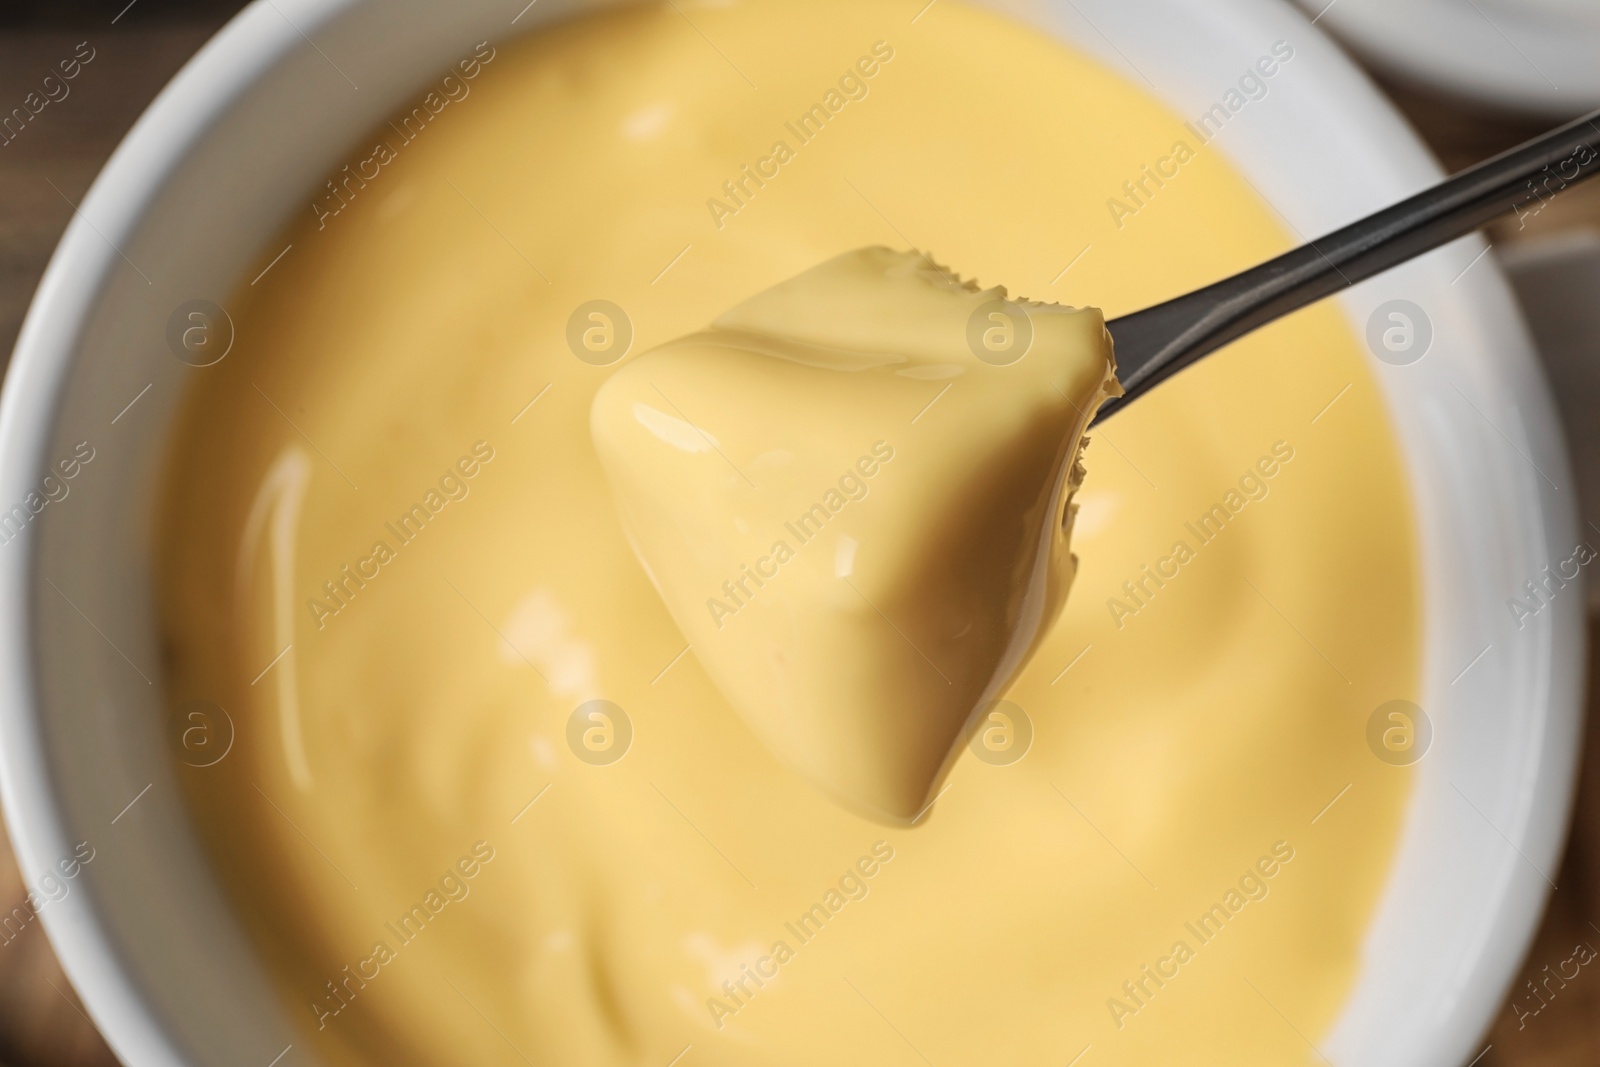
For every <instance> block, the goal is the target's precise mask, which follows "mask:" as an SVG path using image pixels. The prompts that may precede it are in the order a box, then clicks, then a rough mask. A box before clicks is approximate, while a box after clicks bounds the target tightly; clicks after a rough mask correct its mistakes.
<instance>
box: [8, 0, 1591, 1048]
mask: <svg viewBox="0 0 1600 1067" xmlns="http://www.w3.org/2000/svg"><path fill="white" fill-rule="evenodd" d="M1196 2H1203V0H1196ZM1283 2H1288V0H1283ZM243 6H244V5H243V4H242V3H238V2H230V0H222V2H216V0H132V2H131V3H130V2H128V0H48V2H46V0H34V2H22V0H0V111H8V110H9V108H10V107H12V106H13V105H14V104H16V103H18V102H20V101H21V100H22V99H23V97H25V96H26V95H27V94H28V93H29V92H30V91H33V90H34V89H35V88H36V87H37V84H38V82H39V80H40V79H41V78H42V77H43V76H44V75H45V74H46V73H48V72H49V71H50V69H51V68H52V67H53V65H54V64H55V63H56V61H57V60H58V59H60V58H61V57H62V56H67V55H71V54H72V53H73V51H74V49H76V48H77V47H78V46H79V44H80V42H85V43H87V44H88V46H89V47H91V48H93V50H94V59H93V61H92V63H91V64H90V65H88V66H87V67H85V68H84V70H83V72H82V74H81V75H80V76H79V77H78V78H77V79H75V80H74V81H73V82H72V83H71V92H70V95H69V97H68V98H66V99H64V100H62V101H60V106H58V107H53V108H52V115H51V121H50V122H42V123H38V124H36V125H32V126H29V127H28V128H27V130H26V131H25V133H24V134H23V135H22V136H19V137H17V138H16V139H15V140H13V141H10V142H9V143H6V144H4V145H0V360H5V359H9V356H10V353H11V349H12V346H13V344H14V343H15V341H16V336H17V331H18V329H19V328H20V326H21V323H22V317H23V315H24V313H25V312H26V310H27V306H28V302H29V301H30V300H31V299H32V297H33V292H34V289H35V287H36V286H37V284H38V281H39V277H40V275H41V273H42V272H43V271H44V268H45V264H46V262H47V261H48V259H49V257H50V253H51V251H52V250H53V249H54V247H55V244H56V241H57V240H58V239H59V238H60V236H61V233H62V231H63V230H64V229H65V228H66V225H67V223H68V222H69V221H70V220H71V218H72V213H73V207H72V204H73V203H76V202H78V201H79V200H81V198H82V197H83V195H84V193H85V192H86V191H87V190H88V188H89V185H90V184H91V183H92V182H93V180H94V177H95V175H96V174H97V173H98V172H99V170H100V167H101V165H102V164H103V163H104V162H105V160H106V158H107V157H108V156H109V155H110V153H111V151H112V150H113V149H114V148H115V147H116V145H117V143H118V141H120V140H121V139H122V136H123V135H124V134H125V133H126V132H127V130H128V128H129V127H130V126H131V125H132V124H133V122H134V120H135V119H137V118H138V116H139V114H140V112H142V111H143V110H144V108H145V106H146V105H147V104H148V103H149V102H150V101H151V99H152V98H154V96H155V95H156V93H157V92H159V91H160V89H161V87H162V86H163V85H165V84H166V82H167V80H168V79H169V78H171V77H172V75H173V74H174V73H176V72H177V70H178V68H179V67H181V66H182V65H183V63H184V62H185V61H186V60H187V59H188V58H189V57H190V56H191V55H192V54H193V53H194V52H195V50H196V49H198V48H199V47H200V46H201V45H202V44H203V43H204V42H205V41H206V39H207V38H208V37H210V36H211V35H212V34H213V33H215V32H216V31H217V29H218V28H220V27H221V26H222V25H223V23H225V22H226V21H227V20H228V19H229V18H230V17H231V16H232V15H233V14H234V13H235V12H236V11H237V10H238V9H239V8H241V7H243ZM1300 6H1302V8H1304V9H1305V10H1306V11H1307V12H1308V14H1309V15H1310V16H1313V17H1316V18H1317V20H1318V23H1319V25H1320V26H1321V27H1322V28H1324V29H1328V30H1330V31H1331V32H1333V33H1334V34H1335V35H1336V36H1338V37H1340V38H1341V39H1342V40H1344V41H1345V42H1346V43H1347V44H1348V45H1349V46H1350V47H1351V49H1352V50H1353V51H1354V52H1355V53H1356V54H1357V55H1358V57H1359V58H1361V59H1362V60H1364V61H1365V62H1367V63H1369V64H1370V69H1371V70H1372V72H1373V74H1374V77H1375V78H1376V79H1377V80H1378V82H1379V84H1380V85H1381V86H1382V87H1383V89H1384V90H1385V91H1386V92H1387V93H1388V94H1389V95H1390V97H1391V98H1392V99H1393V100H1394V101H1395V103H1396V104H1397V105H1398V106H1399V108H1400V109H1401V111H1403V112H1404V113H1405V114H1406V115H1407V116H1408V117H1409V118H1410V120H1411V122H1412V124H1413V125H1414V126H1415V127H1416V129H1417V131H1418V132H1419V133H1420V134H1421V135H1422V137H1423V139H1424V140H1425V141H1426V142H1427V143H1428V144H1429V145H1430V146H1431V147H1432V148H1433V151H1434V152H1435V154H1436V155H1437V156H1438V157H1439V160H1440V163H1441V164H1442V165H1443V166H1444V168H1445V169H1446V170H1447V171H1455V170H1459V169H1461V168H1463V167H1465V166H1467V165H1469V164H1471V163H1474V162H1476V161H1478V160H1480V159H1484V158H1487V157H1489V156H1491V155H1494V154H1495V153H1497V152H1499V151H1501V150H1502V149H1505V148H1508V147H1510V146H1512V145H1514V144H1516V143H1518V142H1520V141H1522V140H1524V139H1526V138H1528V137H1530V136H1532V135H1534V134H1536V133H1539V132H1541V131H1542V130H1544V129H1546V128H1549V127H1551V126H1554V125H1556V124H1557V123H1558V122H1560V121H1562V120H1564V119H1567V118H1572V117H1575V116H1576V115H1578V114H1579V113H1581V112H1582V111H1584V110H1587V109H1588V108H1592V107H1594V106H1596V105H1597V104H1600V0H1384V2H1382V3H1375V2H1368V0H1334V2H1333V3H1332V4H1329V3H1327V0H1305V2H1303V3H1302V4H1301V5H1300ZM1490 236H1491V238H1492V240H1493V241H1494V243H1495V246H1496V249H1495V254H1496V255H1497V256H1498V257H1499V258H1500V260H1501V263H1502V265H1503V266H1505V267H1506V269H1507V270H1508V272H1509V273H1510V275H1511V277H1512V280H1513V284H1514V285H1515V286H1516V288H1517V291H1518V295H1519V298H1520V299H1521V300H1522V302H1523V306H1524V310H1525V311H1526V312H1527V315H1528V319H1529V323H1530V325H1531V326H1532V327H1533V330H1534V333H1535V335H1536V339H1537V341H1538V344H1539V347H1540V350H1541V352H1542V354H1543V356H1544V358H1545V362H1546V366H1547V369H1548V370H1549V372H1550V375H1551V379H1552V382H1553V384H1554V386H1555V389H1556V393H1557V397H1558V403H1559V404H1560V406H1561V407H1562V409H1563V414H1564V416H1565V420H1566V425H1567V427H1568V434H1569V443H1570V445H1571V446H1572V450H1573V459H1574V464H1575V466H1576V468H1577V475H1578V480H1579V483H1580V487H1581V491H1582V494H1583V507H1584V513H1585V517H1586V520H1587V521H1586V526H1585V533H1586V534H1589V535H1590V536H1591V544H1594V545H1596V546H1600V182H1593V183H1589V184H1587V185H1585V186H1582V187H1579V188H1577V189H1574V190H1571V191H1569V192H1565V193H1563V194H1562V195H1560V196H1559V197H1557V198H1555V199H1554V200H1552V201H1550V202H1549V204H1548V206H1547V207H1546V208H1545V209H1544V210H1542V211H1541V212H1539V214H1538V215H1537V216H1536V217H1533V218H1529V219H1525V220H1523V221H1522V223H1521V224H1519V222H1518V221H1517V220H1515V219H1512V220H1507V221H1504V222H1501V223H1499V224H1497V225H1496V227H1495V228H1494V229H1493V230H1492V231H1491V234H1490ZM1595 592H1596V591H1593V590H1592V591H1591V604H1594V603H1596V597H1595ZM1595 647H1596V645H1595V643H1594V641H1593V640H1592V639H1591V644H1590V648H1591V656H1590V658H1591V663H1592V662H1593V659H1594V652H1593V650H1594V649H1595ZM1590 674H1591V678H1593V676H1594V674H1595V672H1594V670H1593V668H1592V667H1591V671H1590ZM1593 690H1594V686H1593V684H1591V695H1590V697H1589V700H1588V708H1589V724H1590V727H1591V729H1590V730H1589V738H1590V740H1589V741H1588V742H1587V745H1588V749H1589V751H1588V752H1587V753H1586V757H1585V761H1584V771H1583V775H1582V786H1581V788H1580V792H1579V796H1578V802H1577V808H1576V811H1575V815H1574V823H1573V830H1572V836H1571V839H1570V841H1569V844H1568V847H1567V850H1566V854H1565V857H1564V860H1563V862H1562V866H1561V869H1560V872H1559V873H1558V874H1557V875H1556V876H1555V882H1556V884H1557V886H1558V888H1557V890H1556V891H1555V892H1554V893H1553V894H1552V897H1551V901H1550V905H1549V909H1548V911H1547V913H1546V916H1545V920H1544V923H1543V926H1542V927H1541V929H1540V931H1539V934H1538V937H1537V938H1536V940H1535V943H1534V945H1533V948H1532V949H1531V951H1530V952H1529V955H1528V958H1527V960H1526V961H1525V963H1524V965H1523V969H1522V973H1521V974H1520V976H1519V979H1518V982H1517V984H1516V988H1515V989H1514V990H1513V994H1512V1000H1510V1001H1508V1002H1507V1004H1506V1005H1504V1006H1503V1007H1502V1009H1501V1010H1500V1012H1499V1013H1498V1014H1497V1016H1496V1019H1495V1023H1494V1027H1493V1030H1492V1031H1491V1033H1490V1034H1489V1036H1488V1038H1487V1039H1486V1040H1485V1045H1486V1046H1487V1047H1486V1048H1485V1050H1484V1051H1483V1052H1482V1054H1481V1055H1480V1057H1479V1059H1478V1060H1476V1061H1474V1067H1512V1065H1515V1067H1580V1065H1581V1067H1589V1065H1593V1064H1596V1063H1600V977H1597V976H1595V974H1594V973H1593V972H1592V971H1591V969H1588V968H1585V969H1584V970H1582V971H1581V972H1580V974H1579V976H1578V977H1577V978H1576V979H1574V980H1572V981H1570V982H1568V983H1566V985H1565V986H1562V987H1558V988H1557V989H1556V992H1555V993H1554V994H1553V995H1552V994H1546V996H1545V1000H1546V1001H1547V1003H1544V1006H1543V1007H1542V1009H1541V1010H1540V1011H1539V1013H1538V1014H1537V1015H1536V1016H1532V1015H1528V1014H1526V1012H1527V1007H1528V1006H1529V1005H1532V1004H1535V1003H1538V1002H1535V1001H1534V1000H1533V999H1532V993H1531V992H1530V991H1529V987H1528V986H1526V985H1525V984H1524V983H1527V982H1539V981H1542V980H1543V979H1544V977H1545V971H1544V968H1545V967H1546V966H1547V965H1548V966H1549V967H1554V966H1556V965H1557V964H1559V963H1560V962H1561V961H1563V960H1566V959H1568V958H1569V957H1572V956H1573V955H1574V950H1575V949H1576V948H1577V947H1578V946H1580V945H1585V946H1589V951H1590V952H1591V953H1592V952H1595V951H1600V730H1597V729H1595V728H1594V727H1595V726H1596V724H1597V719H1600V701H1597V700H1596V698H1595V696H1594V695H1593ZM24 896H25V889H24V887H23V884H22V880H21V878H20V876H19V875H18V873H17V871H16V868H15V865H14V864H13V862H12V858H11V851H10V845H9V843H6V842H5V838H4V831H3V828H0V920H3V919H4V917H5V916H6V915H8V914H10V913H11V909H13V908H14V907H16V906H18V905H20V904H21V903H22V901H23V898H24ZM1542 988H1543V987H1542ZM1518 1005H1521V1010H1520V1011H1519V1008H1518ZM116 1062H117V1061H116V1059H115V1057H114V1056H112V1054H111V1052H110V1051H109V1050H108V1049H107V1048H106V1046H105V1044H104V1043H103V1042H102V1041H101V1040H100V1038H99V1036H98V1034H97V1033H96V1032H95V1029H94V1026H93V1025H92V1024H91V1023H90V1021H89V1019H88V1018H87V1016H86V1015H85V1014H84V1012H83V1009H82V1005H81V1004H80V1002H79V1001H78V999H77V997H76V995H75V994H74V992H73V990H72V987H71V985H70V984H69V983H68V982H67V980H66V977H65V976H64V975H63V974H62V973H61V970H60V968H59V966H58V965H57V963H56V960H55V956H54V954H53V953H52V952H51V950H50V945H49V942H48V941H47V940H46V938H45V935H44V931H43V930H42V929H40V928H39V924H38V923H28V924H26V925H24V926H22V927H21V928H20V932H15V933H13V932H12V930H11V929H9V928H7V929H5V932H4V933H0V1067H89V1065H112V1064H115V1063H116Z"/></svg>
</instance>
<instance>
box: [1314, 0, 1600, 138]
mask: <svg viewBox="0 0 1600 1067" xmlns="http://www.w3.org/2000/svg"><path fill="white" fill-rule="evenodd" d="M1295 2H1296V3H1298V4H1299V5H1300V6H1301V7H1302V8H1304V9H1305V10H1306V11H1307V12H1309V13H1310V14H1311V16H1312V17H1313V18H1317V16H1319V15H1320V16H1321V17H1320V18H1318V22H1319V23H1320V24H1321V25H1323V26H1326V27H1327V28H1328V29H1329V30H1331V31H1332V32H1333V33H1334V34H1335V35H1336V36H1338V37H1340V38H1341V39H1343V40H1345V41H1347V42H1348V43H1349V44H1350V46H1351V47H1352V48H1354V49H1355V50H1356V51H1357V52H1359V53H1360V54H1361V56H1362V57H1363V58H1364V59H1367V60H1368V61H1370V62H1371V63H1373V64H1374V65H1375V66H1377V67H1379V68H1381V69H1384V70H1388V71H1390V72H1392V73H1394V74H1396V75H1399V76H1401V77H1403V78H1406V79H1408V80H1410V81H1414V82H1420V83H1423V84H1425V85H1431V86H1434V87H1436V88H1439V89H1443V90H1444V91H1445V92H1447V93H1450V94H1451V95H1454V96H1460V97H1465V98H1467V99H1469V100H1475V101H1478V102H1480V103H1485V104H1492V105H1495V106H1498V107H1500V108H1504V109H1507V110H1515V111H1525V112H1531V113H1534V114H1540V115H1549V116H1552V117H1564V118H1572V117H1576V116H1577V115H1580V114H1582V113H1584V112H1586V111H1590V110H1593V109H1594V108H1596V107H1600V62H1597V57H1600V6H1597V5H1595V4H1594V3H1593V2H1592V0H1333V2H1332V3H1330V2H1329V0H1295Z"/></svg>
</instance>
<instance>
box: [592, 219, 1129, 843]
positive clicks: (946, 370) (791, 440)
mask: <svg viewBox="0 0 1600 1067" xmlns="http://www.w3.org/2000/svg"><path fill="white" fill-rule="evenodd" d="M1113 371H1114V367H1113V363H1112V358H1111V343H1110V339H1109V337H1108V336H1107V334H1106V330H1105V321H1104V319H1103V318H1102V317H1101V315H1100V313H1099V312H1098V311H1095V310H1093V309H1089V310H1082V311H1080V310H1077V309H1073V308H1067V307H1061V306H1059V305H1053V304H1042V303H1039V302H1032V301H1014V300H1009V299H1008V298H1007V295H1006V292H1005V290H1004V289H1000V288H990V289H981V288H979V286H978V285H977V284H976V283H974V282H963V281H961V280H960V279H959V278H956V277H955V276H953V275H952V274H951V273H950V272H949V271H948V270H947V269H946V268H943V267H941V266H939V265H938V264H936V263H934V262H933V261H932V260H931V259H929V258H928V257H927V256H925V255H922V254H919V253H915V252H895V251H891V250H890V249H887V248H882V247H873V248H863V249H858V250H856V251H853V252H847V253H845V254H843V255H840V256H836V257H834V258H833V259H830V260H828V261H827V262H826V263H823V264H820V265H819V266H816V267H813V268H812V269H810V270H808V271H805V272H803V273H802V274H800V275H798V276H797V277H795V278H792V279H789V280H788V281H785V282H782V283H780V284H779V285H776V286H774V287H773V288H771V289H768V290H766V291H765V292H762V293H759V294H757V295H755V296H752V297H751V298H749V299H748V300H745V301H744V302H743V303H741V304H739V305H738V306H737V307H734V308H732V309H730V310H729V311H727V312H724V313H723V314H722V315H719V316H718V317H717V319H716V320H715V322H714V323H713V324H712V326H711V328H709V329H707V330H703V331H700V332H697V333H693V334H690V335H688V336H687V337H682V338H679V339H677V340H675V341H672V342H669V343H668V344H666V345H663V346H661V347H660V348H657V349H655V350H653V351H651V352H648V353H645V354H644V355H642V356H640V357H639V358H638V359H636V360H633V361H632V362H630V363H629V364H628V365H627V366H626V367H623V368H621V369H620V370H618V371H617V372H616V373H615V374H613V375H612V376H611V378H610V379H609V380H607V382H606V384H605V385H604V386H603V387H602V388H601V389H600V391H599V393H598V394H596V396H595V401H594V407H593V409H592V415H591V423H592V426H593V432H594V438H595V446H596V448H597V450H598V452H599V455H600V459H601V462H602V463H603V464H604V466H605V468H606V472H607V474H608V476H609V478H610V482H611V485H612V488H613V490H614V492H615V494H616V499H617V505H618V511H619V513H620V515H621V518H622V521H623V527H624V529H626V530H627V533H628V537H629V541H630V543H631V544H632V545H633V547H634V551H635V552H636V553H637V554H638V556H639V559H640V562H641V564H642V565H643V566H644V568H645V571H646V573H648V574H649V575H650V579H651V581H652V583H653V584H654V585H655V587H656V589H657V590H658V591H659V592H660V593H661V595H662V598H663V599H664V601H665V602H666V606H667V609H668V611H669V612H670V613H671V615H672V618H673V620H674V621H675V622H676V623H677V624H678V628H679V630H681V631H682V632H683V634H684V636H685V638H686V639H687V640H688V641H689V644H690V646H691V648H692V649H693V653H694V655H695V656H696V657H697V658H698V659H699V661H700V664H701V666H702V667H703V668H704V669H705V671H706V673H707V675H708V676H710V678H711V679H712V681H713V682H715V683H716V685H717V687H718V689H719V690H720V691H721V692H722V694H723V695H724V696H726V697H727V698H728V700H729V702H730V704H731V705H732V706H733V708H734V709H735V710H736V711H738V712H739V714H740V716H741V717H742V718H743V719H744V720H745V721H746V722H747V723H748V724H749V726H750V728H751V730H752V731H753V732H754V733H755V734H756V736H757V737H759V738H761V740H762V741H763V742H765V743H766V744H767V746H768V747H769V748H770V749H771V750H772V752H773V753H774V754H775V755H776V756H777V757H778V758H779V759H780V760H782V761H783V762H785V763H787V764H789V765H790V766H792V767H794V768H795V769H796V770H798V771H799V772H800V773H802V774H804V775H806V776H807V777H809V778H811V779H812V780H813V781H815V782H816V783H817V784H818V785H820V786H821V787H822V788H824V789H826V790H827V791H828V792H829V793H831V794H832V795H834V796H836V797H838V798H839V799H841V800H842V801H844V802H845V803H847V804H850V805H853V806H854V807H856V808H857V809H858V810H861V811H864V812H866V813H869V814H873V815H876V816H878V817H880V818H885V819H888V820H891V821H895V820H898V821H900V822H909V821H911V820H913V819H915V818H916V817H917V816H918V815H920V814H921V813H922V812H923V810H924V809H925V808H926V807H927V806H928V804H929V802H930V801H931V800H932V798H933V794H934V791H935V789H936V788H937V785H938V781H939V779H940V777H941V776H942V774H943V772H944V771H945V769H946V768H947V767H948V765H949V763H950V761H951V760H952V759H953V758H954V757H955V756H956V755H957V754H958V752H959V745H960V743H961V741H962V740H964V739H965V736H966V733H967V727H968V725H969V724H971V723H972V722H973V721H974V716H975V715H977V714H979V713H980V711H981V710H982V709H984V708H985V707H986V706H987V705H990V704H992V703H993V702H994V701H995V700H997V699H998V698H999V697H1000V696H1001V695H1002V694H1003V693H1004V692H1005V691H1006V689H1008V688H1009V687H1010V684H1011V682H1012V680H1013V679H1014V678H1015V676H1016V674H1017V672H1018V671H1019V670H1020V669H1021V668H1022V666H1023V664H1024V663H1026V661H1027V658H1028V656H1029V655H1030V654H1031V653H1032V652H1033V650H1034V648H1035V647H1036V645H1037V643H1038V641H1039V639H1040V638H1042V637H1043V636H1044V633H1045V631H1046V628H1047V627H1048V626H1049V624H1050V623H1052V622H1054V621H1055V618H1056V614H1057V612H1058V611H1059V610H1060V608H1061V603H1062V600H1063V599H1064V597H1065V596H1066V593H1067V589H1068V587H1069V586H1070V585H1071V582H1072V568H1073V560H1072V557H1071V555H1070V553H1069V551H1068V540H1069V537H1070V533H1071V522H1072V512H1073V510H1074V507H1073V504H1072V501H1071V497H1072V493H1073V491H1074V490H1075V489H1077V487H1078V484H1079V483H1080V482H1081V480H1082V475H1083V470H1082V467H1081V466H1078V465H1077V461H1078V455H1079V452H1080V451H1081V449H1082V442H1083V431H1084V428H1085V427H1086V425H1087V424H1088V421H1089V419H1090V418H1091V417H1092V416H1093V414H1094V412H1095V411H1096V410H1097V409H1098V408H1099V406H1100V402H1101V400H1102V399H1104V398H1105V397H1106V396H1107V395H1111V394H1115V393H1116V392H1118V391H1119V390H1118V389H1117V386H1116V383H1115V378H1114V376H1113ZM930 383H931V384H934V385H937V386H938V387H939V394H936V395H937V396H938V400H939V401H940V402H941V403H943V405H944V407H943V409H942V410H941V411H940V416H939V417H940V419H941V421H942V422H944V423H945V424H947V425H949V426H951V427H953V429H952V430H951V431H950V432H949V433H947V434H946V435H944V436H943V437H940V438H935V439H931V440H928V441H926V442H925V443H924V444H923V445H922V447H920V448H917V449H915V450H912V451H909V452H908V451H906V450H904V449H902V450H900V451H899V452H896V450H895V447H894V445H893V444H892V443H891V442H890V440H889V438H890V437H896V436H898V431H899V429H900V427H901V426H902V425H903V424H904V422H905V418H906V412H908V411H914V410H917V409H919V408H922V407H926V406H928V405H929V404H931V403H932V402H931V401H929V400H928V390H929V386H930ZM675 397H676V398H678V399H676V400H675V399H674V398H675ZM680 400H681V401H682V403H683V404H685V405H688V408H687V409H685V408H684V407H683V406H680V404H679V401H680ZM689 410H692V411H693V412H695V414H694V415H692V416H691V415H690V414H688V411H689ZM869 498H870V499H871V501H872V503H871V504H870V506H867V505H865V502H866V501H867V500H868V499H869Z"/></svg>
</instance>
